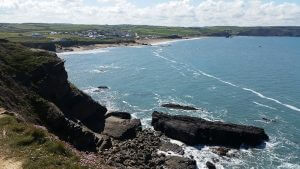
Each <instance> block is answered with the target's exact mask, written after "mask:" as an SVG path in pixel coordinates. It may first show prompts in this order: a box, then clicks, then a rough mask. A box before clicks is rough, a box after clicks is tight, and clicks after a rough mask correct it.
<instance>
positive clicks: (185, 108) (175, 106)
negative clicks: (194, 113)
mask: <svg viewBox="0 0 300 169" xmlns="http://www.w3.org/2000/svg"><path fill="white" fill-rule="evenodd" d="M161 107H165V108H170V109H181V110H198V109H197V108H195V107H191V106H185V105H179V104H174V103H168V104H162V105H161Z"/></svg>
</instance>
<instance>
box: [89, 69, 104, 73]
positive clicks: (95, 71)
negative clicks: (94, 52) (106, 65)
mask: <svg viewBox="0 0 300 169" xmlns="http://www.w3.org/2000/svg"><path fill="white" fill-rule="evenodd" d="M105 72H107V71H106V70H101V69H100V70H99V69H94V70H91V71H90V73H105Z"/></svg>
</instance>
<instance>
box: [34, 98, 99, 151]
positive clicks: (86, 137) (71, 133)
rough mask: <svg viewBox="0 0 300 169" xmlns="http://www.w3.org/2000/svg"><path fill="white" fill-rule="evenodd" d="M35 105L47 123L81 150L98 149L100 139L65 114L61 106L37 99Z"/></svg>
mask: <svg viewBox="0 0 300 169" xmlns="http://www.w3.org/2000/svg"><path fill="white" fill-rule="evenodd" d="M33 105H35V106H38V107H37V108H38V109H39V110H40V111H42V112H43V113H41V114H39V115H40V118H41V119H42V121H43V122H44V123H45V125H46V126H47V127H48V128H50V129H51V130H52V131H53V132H55V133H56V134H57V135H58V136H59V137H60V138H62V139H63V140H66V141H68V142H70V143H71V144H73V145H74V146H75V147H76V148H78V149H80V150H88V151H96V148H97V146H98V142H99V139H101V138H100V137H98V136H97V135H96V134H95V133H94V132H92V131H91V130H89V129H88V128H87V127H85V126H83V125H80V124H78V123H77V122H74V121H72V120H70V119H68V118H66V117H65V116H64V114H63V113H62V112H61V111H60V110H59V108H58V107H57V106H56V105H54V104H53V103H51V102H47V101H45V100H36V103H34V104H33Z"/></svg>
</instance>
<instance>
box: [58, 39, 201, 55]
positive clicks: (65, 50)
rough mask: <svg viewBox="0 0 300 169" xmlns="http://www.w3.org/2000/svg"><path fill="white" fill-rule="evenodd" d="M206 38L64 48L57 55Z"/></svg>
mask: <svg viewBox="0 0 300 169" xmlns="http://www.w3.org/2000/svg"><path fill="white" fill-rule="evenodd" d="M202 38H204V37H183V38H177V39H167V38H157V39H139V40H136V42H135V43H118V44H94V45H87V46H73V47H63V48H61V49H59V50H58V51H57V52H56V53H57V54H64V53H73V52H76V53H77V52H84V51H92V50H97V49H105V48H115V47H134V46H156V45H164V44H169V43H172V42H176V41H184V40H194V39H202Z"/></svg>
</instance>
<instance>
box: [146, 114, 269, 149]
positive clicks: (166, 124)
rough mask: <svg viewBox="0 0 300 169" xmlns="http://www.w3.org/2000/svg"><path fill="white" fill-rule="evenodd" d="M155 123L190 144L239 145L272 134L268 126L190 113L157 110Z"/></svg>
mask: <svg viewBox="0 0 300 169" xmlns="http://www.w3.org/2000/svg"><path fill="white" fill-rule="evenodd" d="M152 126H153V127H154V129H155V130H158V131H161V132H163V133H164V134H165V135H166V136H167V137H170V138H172V139H176V140H180V141H182V142H184V143H186V144H188V145H196V144H208V145H223V146H231V147H236V148H239V147H240V146H241V145H242V144H246V145H248V146H258V145H260V144H261V143H262V142H264V141H267V140H268V139H269V137H268V136H267V135H266V133H265V131H264V129H262V128H258V127H253V126H245V125H237V124H231V123H223V122H212V121H207V120H204V119H201V118H196V117H188V116H170V115H167V114H164V113H159V112H153V114H152Z"/></svg>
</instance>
